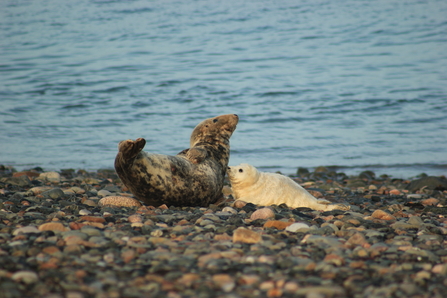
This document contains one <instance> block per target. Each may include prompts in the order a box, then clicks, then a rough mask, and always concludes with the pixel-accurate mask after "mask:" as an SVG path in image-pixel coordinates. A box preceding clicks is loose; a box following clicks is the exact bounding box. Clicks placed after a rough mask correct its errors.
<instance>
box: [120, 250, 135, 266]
mask: <svg viewBox="0 0 447 298" xmlns="http://www.w3.org/2000/svg"><path fill="white" fill-rule="evenodd" d="M135 256H136V254H135V251H134V250H133V249H128V250H125V251H123V252H122V253H121V258H122V259H123V261H124V263H126V264H127V263H129V262H130V261H132V260H133V259H134V258H135Z"/></svg>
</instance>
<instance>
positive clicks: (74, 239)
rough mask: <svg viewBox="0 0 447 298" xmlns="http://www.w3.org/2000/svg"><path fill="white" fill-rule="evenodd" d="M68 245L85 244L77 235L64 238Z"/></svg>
mask: <svg viewBox="0 0 447 298" xmlns="http://www.w3.org/2000/svg"><path fill="white" fill-rule="evenodd" d="M64 240H65V244H66V245H81V244H83V243H84V240H83V239H82V238H81V237H79V236H76V235H70V236H67V237H66V238H64Z"/></svg>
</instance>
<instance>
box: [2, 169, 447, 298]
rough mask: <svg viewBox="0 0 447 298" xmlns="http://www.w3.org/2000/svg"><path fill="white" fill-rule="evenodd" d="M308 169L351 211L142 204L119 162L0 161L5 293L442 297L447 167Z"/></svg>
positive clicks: (303, 180) (316, 186)
mask: <svg viewBox="0 0 447 298" xmlns="http://www.w3.org/2000/svg"><path fill="white" fill-rule="evenodd" d="M300 171H301V172H300ZM300 171H299V172H298V174H299V175H300V176H297V177H293V179H294V180H296V181H297V182H299V183H300V184H301V185H303V186H304V187H305V188H307V189H308V190H309V191H310V192H311V193H312V194H313V195H314V196H316V197H324V198H325V199H327V200H330V201H332V202H339V203H347V204H350V205H351V209H350V210H349V211H341V210H334V211H327V212H321V211H315V210H310V209H307V208H297V209H290V208H288V207H287V206H283V205H280V206H271V207H263V206H255V205H253V204H246V203H244V202H238V201H236V202H234V201H233V200H232V197H231V195H230V196H228V197H227V199H226V201H224V202H223V203H220V204H218V205H210V206H208V207H173V206H165V205H163V206H156V207H154V206H144V205H142V204H140V203H139V202H138V201H136V200H134V199H133V198H132V195H131V194H130V193H129V192H127V190H126V189H125V187H123V186H122V184H121V183H120V181H119V179H118V178H117V176H116V175H115V173H114V172H113V171H111V170H98V171H97V172H93V173H90V172H85V171H78V172H75V171H73V170H62V171H60V172H43V171H42V170H41V169H39V168H38V169H33V170H30V171H24V172H15V171H14V170H13V169H11V168H8V167H0V177H1V178H0V289H1V292H0V297H7V298H12V297H47V298H59V297H69V298H83V297H171V298H176V297H235V298H236V297H306V298H311V297H318V298H319V297H445V292H446V288H447V207H444V206H446V195H447V191H446V189H447V181H446V179H445V178H443V177H426V176H424V177H418V178H414V179H411V180H403V179H393V178H390V177H386V176H381V177H378V178H376V177H375V175H374V173H373V172H369V171H367V172H363V173H361V174H360V175H359V176H356V177H348V176H346V175H344V174H342V173H334V172H329V171H325V170H324V169H323V170H321V169H318V171H317V172H313V173H309V172H306V171H304V172H303V170H302V169H300ZM224 190H225V192H224V193H226V194H229V192H228V189H224ZM104 198H105V199H104ZM104 202H105V203H104ZM117 202H118V203H117ZM120 202H123V203H122V204H121V203H120ZM120 205H125V206H120Z"/></svg>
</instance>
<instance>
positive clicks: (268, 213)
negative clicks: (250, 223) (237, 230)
mask: <svg viewBox="0 0 447 298" xmlns="http://www.w3.org/2000/svg"><path fill="white" fill-rule="evenodd" d="M267 218H275V213H274V212H273V210H272V209H271V208H269V207H265V208H261V209H258V210H256V211H255V212H253V213H252V214H251V216H250V219H251V220H256V219H267Z"/></svg>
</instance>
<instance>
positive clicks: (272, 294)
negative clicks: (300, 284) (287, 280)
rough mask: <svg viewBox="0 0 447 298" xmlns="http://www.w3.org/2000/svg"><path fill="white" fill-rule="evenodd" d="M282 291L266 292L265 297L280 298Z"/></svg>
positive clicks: (275, 289) (274, 289)
mask: <svg viewBox="0 0 447 298" xmlns="http://www.w3.org/2000/svg"><path fill="white" fill-rule="evenodd" d="M282 294H283V293H282V290H281V289H278V288H273V289H270V290H268V291H267V297H282Z"/></svg>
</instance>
